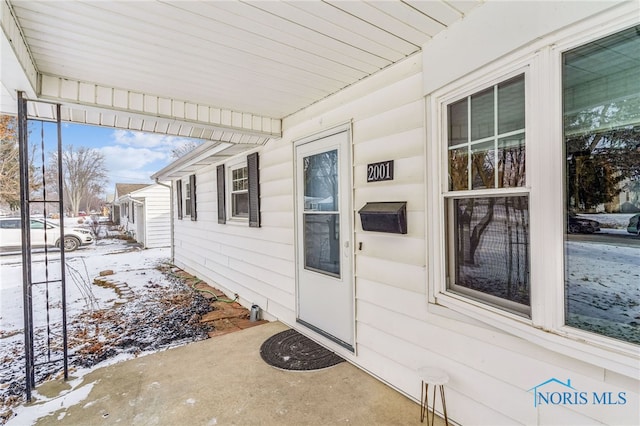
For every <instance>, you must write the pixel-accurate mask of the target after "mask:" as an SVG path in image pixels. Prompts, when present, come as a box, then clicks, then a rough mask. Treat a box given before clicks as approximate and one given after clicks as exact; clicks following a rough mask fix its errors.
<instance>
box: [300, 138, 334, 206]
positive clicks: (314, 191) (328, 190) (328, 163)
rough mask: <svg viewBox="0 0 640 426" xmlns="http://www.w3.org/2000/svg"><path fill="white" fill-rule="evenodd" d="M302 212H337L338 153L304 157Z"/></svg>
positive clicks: (328, 152)
mask: <svg viewBox="0 0 640 426" xmlns="http://www.w3.org/2000/svg"><path fill="white" fill-rule="evenodd" d="M303 162H304V164H303V167H304V210H305V211H337V210H338V151H337V150H333V151H327V152H323V153H321V154H315V155H311V156H309V157H304V159H303Z"/></svg>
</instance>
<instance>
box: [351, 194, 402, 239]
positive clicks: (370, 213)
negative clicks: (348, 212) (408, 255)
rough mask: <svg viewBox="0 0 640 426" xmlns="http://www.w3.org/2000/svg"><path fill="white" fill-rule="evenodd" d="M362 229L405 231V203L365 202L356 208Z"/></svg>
mask: <svg viewBox="0 0 640 426" xmlns="http://www.w3.org/2000/svg"><path fill="white" fill-rule="evenodd" d="M358 213H360V222H362V229H363V230H364V231H377V232H391V233H393V234H406V233H407V203H406V202H405V201H393V202H389V201H384V202H375V203H367V204H365V205H364V207H363V208H361V209H360V210H358Z"/></svg>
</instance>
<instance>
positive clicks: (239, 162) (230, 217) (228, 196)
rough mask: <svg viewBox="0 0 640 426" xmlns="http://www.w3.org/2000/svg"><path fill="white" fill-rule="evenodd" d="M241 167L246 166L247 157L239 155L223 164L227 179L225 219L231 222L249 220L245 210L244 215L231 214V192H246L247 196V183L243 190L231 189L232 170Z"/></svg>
mask: <svg viewBox="0 0 640 426" xmlns="http://www.w3.org/2000/svg"><path fill="white" fill-rule="evenodd" d="M242 168H247V158H246V156H244V157H241V158H237V159H236V160H235V161H232V162H229V163H227V164H225V169H226V174H227V176H226V180H227V185H226V188H225V191H226V194H225V197H226V205H227V206H226V207H227V218H228V219H227V221H231V222H249V213H248V212H247V215H246V216H234V214H233V194H234V193H239V192H246V193H247V197H248V196H249V187H248V185H247V189H246V190H243V191H234V190H233V172H234V170H238V169H242ZM247 173H248V171H247ZM247 179H249V176H248V174H247Z"/></svg>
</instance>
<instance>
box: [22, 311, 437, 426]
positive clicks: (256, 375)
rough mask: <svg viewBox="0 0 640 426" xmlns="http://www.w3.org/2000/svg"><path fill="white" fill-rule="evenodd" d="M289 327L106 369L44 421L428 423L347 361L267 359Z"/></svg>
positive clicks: (256, 330)
mask: <svg viewBox="0 0 640 426" xmlns="http://www.w3.org/2000/svg"><path fill="white" fill-rule="evenodd" d="M286 329H288V327H287V326H286V325H284V324H282V323H279V322H272V323H268V324H264V325H260V326H257V327H253V328H249V329H246V330H242V331H238V332H234V333H230V334H226V335H223V336H219V337H215V338H212V339H208V340H204V341H200V342H196V343H191V344H188V345H185V346H182V347H179V348H174V349H170V350H166V351H163V352H158V353H155V354H151V355H147V356H144V357H140V358H137V359H132V360H129V361H124V362H121V363H118V364H115V365H112V366H108V367H103V368H100V369H98V370H95V371H94V372H92V373H90V374H88V375H87V376H86V377H85V379H84V382H83V384H82V385H80V387H82V386H91V384H93V387H92V388H91V391H90V392H89V395H88V397H87V398H86V399H84V400H82V401H79V402H78V403H76V404H75V405H73V406H71V407H68V408H63V409H60V410H58V411H57V412H55V413H53V414H52V415H49V416H47V417H44V418H42V419H40V420H39V421H38V422H37V423H36V424H37V425H52V424H56V425H111V424H121V425H123V424H124V425H190V426H196V425H224V424H235V425H257V424H260V425H333V424H341V423H342V424H354V425H411V424H416V425H418V424H420V407H419V405H418V404H417V403H416V402H414V401H411V400H410V399H408V398H406V397H405V396H404V395H402V394H400V393H398V392H396V391H395V390H393V389H391V388H390V387H388V386H386V385H385V384H383V383H381V382H380V381H378V380H376V379H375V378H373V377H371V376H370V375H368V374H367V373H365V372H363V371H361V370H360V369H358V368H356V367H354V366H353V365H351V364H349V363H347V362H344V363H340V364H338V365H337V366H334V367H331V368H328V369H324V370H316V371H308V372H293V371H281V370H278V369H275V368H273V367H271V366H269V365H267V364H266V363H265V362H264V361H263V360H262V358H261V357H260V346H261V345H262V343H263V342H264V341H265V340H266V339H268V338H269V337H271V336H272V335H274V334H276V333H279V332H280V331H283V330H286ZM45 386H46V385H45ZM419 386H420V383H419V382H418V381H417V379H416V387H418V388H419ZM38 390H39V391H41V392H42V393H43V394H44V393H45V389H42V390H40V389H38ZM35 403H36V404H37V402H35ZM15 420H18V422H19V418H16V419H15ZM425 424H426V420H425ZM436 424H437V425H439V426H441V425H443V424H444V421H443V420H442V419H440V418H436Z"/></svg>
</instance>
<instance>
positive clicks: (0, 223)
mask: <svg viewBox="0 0 640 426" xmlns="http://www.w3.org/2000/svg"><path fill="white" fill-rule="evenodd" d="M21 223H22V220H21V219H20V218H19V217H2V218H0V249H2V250H3V251H6V250H20V249H21V247H22V228H21ZM45 236H46V237H45ZM45 241H46V242H45ZM91 243H93V234H92V233H91V231H90V230H88V229H83V228H77V227H76V228H71V227H70V228H65V230H64V249H65V251H74V250H76V249H77V248H78V247H80V246H83V245H87V244H91ZM45 245H46V246H49V247H60V226H58V225H57V224H55V223H51V221H46V223H45V220H44V219H40V218H31V247H32V248H42V247H45Z"/></svg>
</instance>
